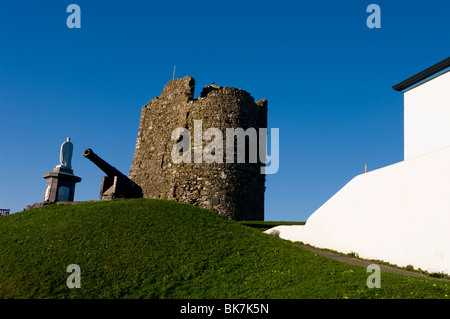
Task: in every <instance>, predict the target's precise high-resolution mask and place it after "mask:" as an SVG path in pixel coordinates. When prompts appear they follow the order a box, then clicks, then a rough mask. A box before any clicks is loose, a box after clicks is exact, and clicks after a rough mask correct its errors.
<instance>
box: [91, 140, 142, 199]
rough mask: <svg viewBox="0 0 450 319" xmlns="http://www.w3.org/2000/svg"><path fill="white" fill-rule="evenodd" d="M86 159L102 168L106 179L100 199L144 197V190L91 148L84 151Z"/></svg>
mask: <svg viewBox="0 0 450 319" xmlns="http://www.w3.org/2000/svg"><path fill="white" fill-rule="evenodd" d="M83 155H84V157H86V158H87V159H89V160H90V161H91V162H92V163H94V164H95V165H96V166H97V167H98V168H100V169H101V170H102V171H103V172H105V174H106V175H107V176H106V177H104V178H103V180H102V186H101V189H100V198H101V199H108V198H118V197H125V198H139V197H142V188H141V187H140V186H139V185H137V184H136V183H135V182H133V181H132V180H131V179H129V178H128V177H127V176H125V175H124V174H122V173H121V172H120V171H119V170H118V169H116V168H115V167H113V166H111V165H110V164H108V163H107V162H106V161H105V160H103V159H102V158H101V157H100V156H98V155H97V154H95V153H94V151H93V150H92V149H90V148H88V149H86V150H85V151H84V154H83Z"/></svg>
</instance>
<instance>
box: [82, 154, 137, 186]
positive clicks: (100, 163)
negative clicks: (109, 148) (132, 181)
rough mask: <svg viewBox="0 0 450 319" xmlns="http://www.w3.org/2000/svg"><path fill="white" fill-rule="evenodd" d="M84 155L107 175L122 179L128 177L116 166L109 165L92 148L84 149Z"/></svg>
mask: <svg viewBox="0 0 450 319" xmlns="http://www.w3.org/2000/svg"><path fill="white" fill-rule="evenodd" d="M83 155H84V157H86V158H87V159H89V160H90V161H91V162H92V163H94V164H95V165H96V166H97V167H98V168H100V169H101V170H102V171H103V172H105V174H106V175H108V176H118V177H120V178H123V179H129V178H128V177H126V176H125V175H124V174H122V173H121V172H120V171H119V170H118V169H117V168H115V167H113V166H111V165H109V164H108V163H107V162H106V161H105V160H104V159H102V158H101V157H100V156H98V155H97V154H95V153H94V151H93V150H91V149H90V148H88V149H87V150H85V151H84V154H83Z"/></svg>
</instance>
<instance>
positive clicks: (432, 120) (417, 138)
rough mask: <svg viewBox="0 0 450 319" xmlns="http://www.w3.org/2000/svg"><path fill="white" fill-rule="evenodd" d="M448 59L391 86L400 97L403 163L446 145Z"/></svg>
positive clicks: (449, 135) (448, 130)
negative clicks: (402, 125)
mask: <svg viewBox="0 0 450 319" xmlns="http://www.w3.org/2000/svg"><path fill="white" fill-rule="evenodd" d="M449 71H450V58H447V59H445V60H444V61H442V62H439V63H438V64H435V65H433V66H432V67H430V68H428V69H426V70H424V71H422V72H420V73H418V74H416V75H414V76H412V77H410V78H409V79H407V80H405V81H403V82H401V83H399V84H397V85H395V86H394V89H395V90H397V91H401V92H403V93H404V100H405V102H404V105H405V110H404V112H405V113H404V117H405V126H404V130H405V132H404V133H405V136H404V138H405V146H404V152H405V153H404V154H405V160H407V159H410V158H413V157H416V156H419V155H422V154H425V153H428V152H431V151H434V150H437V149H440V148H443V147H445V146H449V145H450V125H449V124H450V72H449Z"/></svg>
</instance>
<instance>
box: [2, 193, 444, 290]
mask: <svg viewBox="0 0 450 319" xmlns="http://www.w3.org/2000/svg"><path fill="white" fill-rule="evenodd" d="M0 252H1V254H0V298H449V297H448V296H450V283H449V282H444V281H438V280H433V279H426V278H425V279H424V278H416V277H407V276H401V275H396V274H390V273H384V272H383V273H382V275H381V289H376V288H374V289H369V288H367V286H366V280H367V277H368V275H369V273H367V272H366V269H365V268H363V267H358V266H350V265H347V264H344V263H341V262H338V261H334V260H331V259H327V258H325V257H322V256H319V255H316V254H314V253H312V252H309V251H307V250H303V249H300V248H298V247H295V246H293V245H292V244H290V243H288V242H285V241H283V240H280V239H278V238H276V237H274V236H270V235H267V234H264V233H262V232H261V231H259V230H257V229H254V228H251V227H248V226H246V225H244V224H242V223H238V222H233V221H228V220H226V219H224V218H223V217H220V216H218V215H217V214H216V213H214V212H212V211H208V210H204V209H200V208H198V207H194V206H190V205H186V204H180V203H177V202H172V201H163V200H149V199H136V200H114V201H108V202H92V203H78V204H73V205H49V206H46V207H43V208H37V209H32V210H30V211H26V212H20V213H16V214H13V215H10V216H5V217H0ZM70 264H77V265H79V266H80V268H81V288H80V289H69V288H67V286H66V280H67V277H68V276H69V275H70V273H67V272H66V268H67V266H68V265H70Z"/></svg>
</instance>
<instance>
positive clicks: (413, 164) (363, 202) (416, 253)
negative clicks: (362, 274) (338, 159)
mask: <svg viewBox="0 0 450 319" xmlns="http://www.w3.org/2000/svg"><path fill="white" fill-rule="evenodd" d="M275 230H277V231H279V232H280V237H281V238H283V239H287V240H291V241H301V242H304V243H307V244H311V245H313V246H316V247H320V248H328V249H332V250H336V251H339V252H343V253H350V252H355V253H358V254H359V256H360V257H362V258H367V259H376V260H383V261H387V262H389V263H392V264H396V265H399V266H407V265H412V266H414V267H415V268H421V269H423V270H427V271H430V272H444V273H447V274H450V147H446V148H443V149H440V150H438V151H434V152H431V153H427V154H425V155H422V156H419V157H415V158H413V159H410V160H406V161H403V162H400V163H397V164H394V165H390V166H387V167H384V168H381V169H378V170H374V171H371V172H369V173H365V174H362V175H358V176H356V177H355V178H353V179H352V180H351V181H350V182H349V183H348V184H347V185H345V187H343V188H342V189H341V190H340V191H339V192H337V193H336V194H335V195H334V196H333V197H332V198H330V199H329V200H328V201H327V202H326V203H325V204H324V205H323V206H321V207H320V208H319V209H318V210H317V211H316V212H314V214H312V215H311V216H310V218H309V219H308V220H307V222H306V224H305V225H304V226H278V227H275V228H272V229H269V230H268V231H266V232H267V233H271V232H273V231H275Z"/></svg>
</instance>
